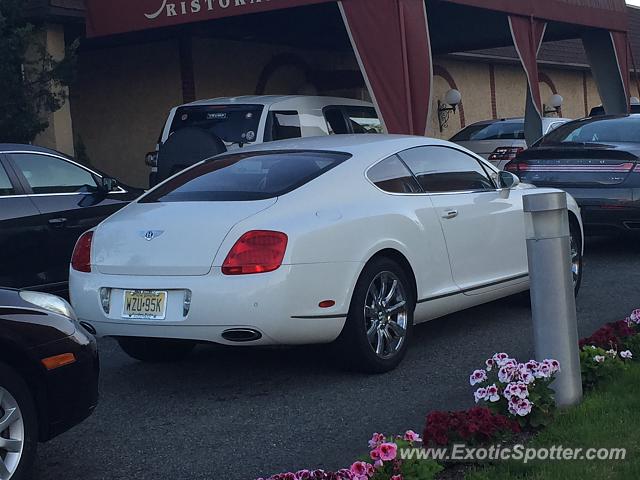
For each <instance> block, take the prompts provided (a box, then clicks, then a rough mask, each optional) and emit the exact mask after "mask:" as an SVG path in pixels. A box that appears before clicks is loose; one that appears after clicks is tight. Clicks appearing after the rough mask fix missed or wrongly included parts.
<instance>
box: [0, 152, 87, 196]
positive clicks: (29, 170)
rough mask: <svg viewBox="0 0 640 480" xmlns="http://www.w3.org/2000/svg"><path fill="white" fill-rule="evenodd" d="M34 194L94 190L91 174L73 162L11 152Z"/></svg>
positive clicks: (46, 156)
mask: <svg viewBox="0 0 640 480" xmlns="http://www.w3.org/2000/svg"><path fill="white" fill-rule="evenodd" d="M11 158H12V159H13V161H14V162H15V164H16V166H17V167H18V170H20V171H21V172H22V174H23V175H24V177H25V178H26V179H27V182H28V183H29V186H30V187H31V190H33V193H35V194H43V193H44V194H46V193H75V192H95V191H96V190H97V189H98V185H97V183H96V180H95V179H94V178H93V175H92V174H91V173H90V172H88V171H87V170H85V169H84V168H80V167H78V166H77V165H74V164H73V163H70V162H67V161H65V160H62V159H60V158H56V157H50V156H48V155H39V154H33V153H17V154H11Z"/></svg>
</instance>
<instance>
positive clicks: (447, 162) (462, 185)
mask: <svg viewBox="0 0 640 480" xmlns="http://www.w3.org/2000/svg"><path fill="white" fill-rule="evenodd" d="M400 157H402V160H404V161H405V163H406V164H407V166H408V167H409V168H410V169H411V170H412V171H413V174H414V175H415V176H416V178H417V179H418V181H419V182H420V185H421V186H422V188H423V189H424V190H425V191H426V192H430V193H441V192H467V191H482V190H495V185H494V184H493V182H492V181H491V180H490V179H489V177H487V174H486V172H485V171H484V169H483V168H482V166H481V165H480V163H479V162H478V161H477V160H476V159H475V158H473V157H471V156H469V155H467V154H466V153H463V152H460V151H459V150H456V149H454V148H449V147H437V146H433V147H417V148H412V149H410V150H405V151H404V152H402V153H400Z"/></svg>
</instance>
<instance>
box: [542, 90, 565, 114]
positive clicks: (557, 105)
mask: <svg viewBox="0 0 640 480" xmlns="http://www.w3.org/2000/svg"><path fill="white" fill-rule="evenodd" d="M547 103H548V105H543V107H544V116H545V117H546V116H547V115H553V114H555V115H558V116H560V109H561V108H562V104H563V103H564V98H562V95H558V94H557V93H556V94H555V95H551V98H550V99H549V101H548V102H547Z"/></svg>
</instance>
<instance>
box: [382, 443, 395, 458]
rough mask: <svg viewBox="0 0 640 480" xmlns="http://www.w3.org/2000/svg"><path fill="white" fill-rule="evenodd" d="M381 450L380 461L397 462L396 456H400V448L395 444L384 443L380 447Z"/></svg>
mask: <svg viewBox="0 0 640 480" xmlns="http://www.w3.org/2000/svg"><path fill="white" fill-rule="evenodd" d="M379 449H380V460H382V461H384V462H389V461H391V460H395V458H396V455H397V454H398V446H397V445H396V444H395V443H383V444H382V445H380V447H379Z"/></svg>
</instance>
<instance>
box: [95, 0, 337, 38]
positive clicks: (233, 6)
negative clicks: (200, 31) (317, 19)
mask: <svg viewBox="0 0 640 480" xmlns="http://www.w3.org/2000/svg"><path fill="white" fill-rule="evenodd" d="M329 1H332V0H188V1H187V0H133V1H132V0H85V2H86V6H87V36H88V37H90V38H91V37H102V36H107V35H115V34H118V33H127V32H136V31H140V30H147V29H150V28H159V27H169V26H173V25H180V24H184V23H193V22H201V21H204V20H214V19H217V18H224V17H232V16H236V15H247V14H250V13H258V12H266V11H268V10H278V9H281V8H291V7H299V6H303V5H312V4H314V3H325V2H329Z"/></svg>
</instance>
